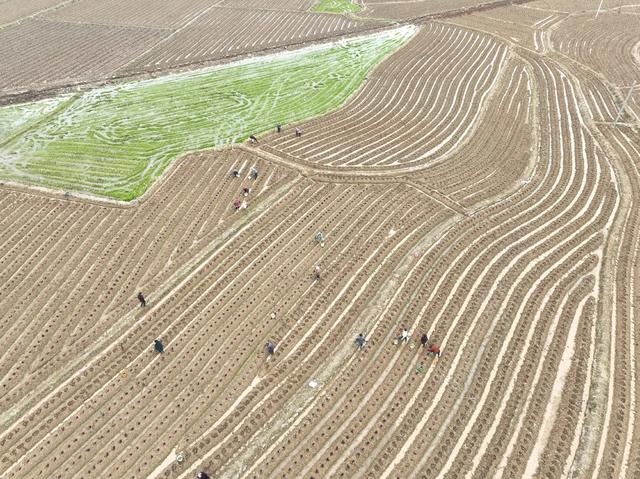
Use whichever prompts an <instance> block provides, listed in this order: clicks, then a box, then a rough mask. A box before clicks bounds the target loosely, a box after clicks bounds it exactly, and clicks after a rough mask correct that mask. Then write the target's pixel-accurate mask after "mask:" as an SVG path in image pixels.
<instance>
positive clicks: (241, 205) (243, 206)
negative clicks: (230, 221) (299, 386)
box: [240, 201, 247, 210]
mask: <svg viewBox="0 0 640 479" xmlns="http://www.w3.org/2000/svg"><path fill="white" fill-rule="evenodd" d="M246 208H247V202H246V201H243V202H242V203H241V204H240V209H241V210H244V209H246Z"/></svg>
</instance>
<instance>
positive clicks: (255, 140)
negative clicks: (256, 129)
mask: <svg viewBox="0 0 640 479" xmlns="http://www.w3.org/2000/svg"><path fill="white" fill-rule="evenodd" d="M249 140H251V143H258V139H257V138H256V135H249Z"/></svg>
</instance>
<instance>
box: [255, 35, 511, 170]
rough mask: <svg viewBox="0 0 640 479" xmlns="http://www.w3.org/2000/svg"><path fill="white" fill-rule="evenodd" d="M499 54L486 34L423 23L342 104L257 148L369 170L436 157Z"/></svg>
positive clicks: (500, 59)
mask: <svg viewBox="0 0 640 479" xmlns="http://www.w3.org/2000/svg"><path fill="white" fill-rule="evenodd" d="M506 57H507V49H506V47H505V46H504V45H502V44H500V43H498V42H495V41H494V40H492V39H491V38H490V37H488V36H484V35H481V34H478V33H475V32H470V31H468V30H464V29H461V28H456V27H453V26H450V25H440V24H433V23H430V24H427V25H426V26H425V27H423V30H422V31H421V32H420V33H419V34H418V35H417V36H416V37H415V38H414V39H413V40H412V41H411V43H410V44H409V45H407V47H405V48H404V49H403V50H402V51H400V52H399V53H398V54H397V55H393V56H392V57H390V58H389V59H388V60H386V61H385V62H384V64H383V65H382V66H381V68H378V69H376V70H375V71H374V72H373V74H372V75H370V77H369V79H368V80H367V82H366V84H365V86H364V88H362V89H361V90H360V91H359V92H358V94H357V95H356V96H355V97H354V98H353V99H352V100H351V101H350V102H349V103H348V104H347V105H346V106H345V107H343V108H341V109H340V110H338V111H337V112H335V113H333V114H331V115H327V116H325V117H321V118H318V119H317V120H313V121H311V122H309V123H306V124H304V125H303V126H302V130H303V132H304V133H303V135H302V137H297V136H296V135H294V134H293V133H292V132H289V133H288V134H281V135H272V136H271V137H269V138H268V143H266V144H264V145H261V148H263V149H265V150H266V151H268V152H272V153H274V154H276V155H278V154H281V155H285V156H287V157H291V158H294V159H297V160H299V161H305V162H309V163H314V164H321V165H327V166H330V167H343V168H346V169H349V168H351V169H358V168H362V167H367V169H371V171H379V170H380V171H381V170H388V169H389V168H400V167H403V166H408V165H410V166H416V165H422V166H424V165H430V164H433V163H436V162H441V161H444V160H445V159H446V158H447V157H448V156H449V155H451V154H452V152H453V151H455V149H456V148H458V147H459V146H460V145H461V144H463V143H464V142H466V141H467V140H468V139H469V138H470V136H471V133H472V132H473V131H474V129H475V128H477V121H478V119H479V117H480V113H481V111H482V108H483V106H484V105H485V103H486V101H485V100H486V98H487V96H488V95H489V94H490V93H491V92H493V91H494V88H495V85H496V84H497V82H498V80H499V79H500V78H501V75H502V72H503V71H504V67H505V64H506V63H507V62H506Z"/></svg>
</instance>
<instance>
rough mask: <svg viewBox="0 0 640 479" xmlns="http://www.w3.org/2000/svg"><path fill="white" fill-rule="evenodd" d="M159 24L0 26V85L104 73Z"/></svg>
mask: <svg viewBox="0 0 640 479" xmlns="http://www.w3.org/2000/svg"><path fill="white" fill-rule="evenodd" d="M166 35H168V32H166V31H161V30H150V29H148V28H129V27H116V26H102V25H88V24H87V25H79V24H74V23H65V22H52V21H42V20H27V21H25V22H23V23H21V24H20V25H17V24H16V25H11V26H8V27H6V28H3V29H2V30H0V91H1V90H2V89H7V90H9V89H14V90H15V89H24V88H31V87H36V86H39V87H42V86H47V85H56V84H61V83H65V82H69V81H78V80H86V79H91V78H99V77H108V76H110V75H111V73H112V72H113V71H114V70H115V69H117V68H118V67H120V66H122V65H124V64H125V63H126V62H127V61H129V60H131V59H132V58H133V57H134V56H135V55H139V54H140V53H142V52H144V51H145V50H147V49H148V48H150V47H151V46H152V45H154V44H155V43H156V42H158V41H159V40H160V39H162V38H164V37H165V36H166Z"/></svg>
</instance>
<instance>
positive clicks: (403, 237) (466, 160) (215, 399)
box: [0, 0, 640, 479]
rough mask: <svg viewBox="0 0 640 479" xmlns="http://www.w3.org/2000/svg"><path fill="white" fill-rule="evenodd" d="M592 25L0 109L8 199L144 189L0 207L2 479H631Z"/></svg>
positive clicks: (602, 104) (639, 196)
mask: <svg viewBox="0 0 640 479" xmlns="http://www.w3.org/2000/svg"><path fill="white" fill-rule="evenodd" d="M226 3H229V2H225V4H226ZM233 3H234V5H233V8H230V9H229V10H230V11H235V10H236V9H238V8H241V9H243V10H245V11H246V14H247V15H251V14H253V13H255V12H258V11H260V12H261V13H260V14H261V15H262V14H264V12H263V11H262V10H261V8H262V7H264V6H265V2H262V1H258V0H246V1H242V2H240V1H234V2H233ZM308 3H310V2H306V3H305V2H304V1H302V0H299V1H298V0H281V1H277V2H274V4H273V5H274V8H276V6H278V8H283V9H286V10H287V12H286V14H287V15H288V14H290V13H295V15H300V14H302V13H301V12H300V11H299V10H302V9H307V8H312V7H313V5H308ZM412 3H413V7H414V8H418V7H419V6H420V5H419V4H420V3H421V2H412ZM432 3H433V4H437V3H438V2H432ZM454 3H455V2H454ZM598 3H599V2H596V1H593V2H592V1H591V0H589V1H585V2H577V1H575V2H574V1H571V0H567V1H566V2H564V3H563V2H560V1H559V0H558V1H556V0H549V1H548V2H545V1H543V0H540V1H536V2H528V3H527V4H526V5H519V6H505V7H504V8H502V7H500V8H491V9H483V10H482V11H475V12H474V13H472V14H469V15H465V16H459V15H457V14H456V15H455V16H454V17H452V18H446V19H440V20H438V21H432V22H426V23H416V24H415V25H411V24H409V25H408V26H405V27H403V29H400V30H388V31H386V32H385V33H380V34H378V35H376V36H374V37H365V38H362V39H360V40H350V41H349V42H345V41H341V42H340V43H339V46H337V47H336V45H333V46H328V47H320V46H317V45H316V46H313V47H312V52H311V53H313V55H308V56H305V55H306V53H303V54H287V55H284V56H280V57H277V58H276V57H274V58H273V59H270V60H268V61H262V62H261V63H259V65H260V66H259V67H258V66H256V65H257V64H254V63H251V62H249V61H245V62H244V63H243V64H241V65H236V66H235V67H233V68H220V69H216V70H211V69H209V70H204V71H202V70H196V71H193V72H186V73H181V74H174V75H170V76H165V77H160V78H157V79H153V80H147V81H144V82H142V83H136V84H126V85H109V86H107V87H105V88H101V89H95V90H91V91H89V92H86V93H83V94H74V93H72V92H70V93H68V94H65V95H62V96H59V97H55V98H48V99H45V100H40V101H38V102H33V103H29V104H14V105H10V106H7V107H4V108H2V109H0V152H1V153H0V155H3V156H0V165H1V166H2V168H3V170H2V171H3V174H4V175H7V177H11V178H14V179H19V174H25V175H27V176H29V175H34V176H35V175H36V173H37V174H38V175H40V178H39V180H40V182H41V184H43V185H47V184H49V183H48V182H50V181H55V180H52V178H63V179H64V181H65V182H66V183H61V184H60V185H62V184H64V185H72V184H75V185H81V186H80V187H78V189H80V190H82V191H84V192H94V193H96V192H97V193H100V194H103V195H105V194H106V195H111V196H116V197H118V195H123V196H124V195H126V194H127V193H130V192H131V191H134V188H135V187H136V185H139V184H141V183H140V181H142V180H141V178H146V177H145V176H144V175H145V174H147V172H151V173H149V176H148V177H149V178H151V177H157V181H156V182H155V183H154V184H153V187H151V188H150V189H149V190H148V191H147V192H146V194H145V195H143V196H142V197H140V198H139V199H138V201H136V202H132V203H116V202H113V201H105V200H102V199H99V198H95V197H86V196H82V197H81V196H78V195H76V194H71V195H64V194H62V192H59V193H57V192H54V191H50V190H44V189H40V190H36V189H34V188H30V187H26V186H17V185H6V184H0V265H1V266H2V268H0V477H2V478H3V479H4V478H7V479H23V478H29V479H31V478H43V479H44V478H47V479H50V478H54V479H70V478H71V479H81V478H85V477H100V478H113V479H121V478H124V477H131V478H150V479H159V478H163V479H193V478H194V477H196V474H197V472H198V471H206V472H207V473H208V474H209V476H210V477H212V478H214V477H215V478H239V477H242V478H256V479H262V478H273V479H276V478H282V477H286V478H324V477H342V478H365V477H375V478H383V479H391V478H414V477H442V478H447V479H458V478H464V479H485V478H497V479H503V478H504V479H506V478H520V477H522V478H550V479H551V478H553V479H555V478H558V479H559V478H598V479H601V478H636V477H640V447H638V445H639V444H640V440H639V439H640V421H638V416H637V410H638V404H640V402H639V401H640V369H639V368H638V367H637V364H638V334H637V333H636V331H635V326H636V325H637V324H638V321H637V318H636V317H635V311H636V310H637V307H636V306H637V304H638V300H639V297H638V291H639V289H638V284H640V258H639V255H640V216H639V215H638V207H639V206H640V122H639V121H638V119H637V117H636V116H635V112H634V110H633V109H634V104H633V103H631V102H630V103H629V104H628V105H627V112H626V113H625V114H624V115H621V117H622V121H621V122H619V123H614V120H615V118H616V116H617V114H618V111H619V110H620V108H621V107H622V106H623V104H622V102H623V95H622V94H621V92H624V91H625V90H624V88H623V87H624V85H623V84H622V83H623V82H626V83H628V82H632V81H633V79H634V78H633V72H634V70H633V65H634V63H633V62H634V61H635V60H634V58H635V56H636V55H637V52H636V50H637V44H638V43H637V42H638V41H640V39H638V41H636V40H634V38H636V37H635V36H634V35H636V31H634V30H632V28H631V27H632V26H633V23H632V19H631V17H633V15H631V14H629V13H621V14H617V13H613V12H611V11H604V12H602V13H601V14H600V15H599V18H598V19H597V20H595V19H594V16H595V9H596V8H597V7H598V5H597V4H598ZM606 3H607V2H606V1H605V6H606V7H607V8H608V9H611V8H613V7H612V6H611V5H606ZM80 4H81V2H80ZM74 5H75V4H74ZM194 5H195V3H194ZM367 5H368V4H367ZM388 5H392V4H391V3H389V4H388ZM407 5H409V4H408V3H407ZM594 5H595V6H594ZM212 8H213V7H212ZM215 8H221V7H219V6H216V7H215ZM222 8H224V7H222ZM390 8H391V7H390ZM407 8H409V7H407ZM263 10H264V11H266V10H268V8H264V9H263ZM583 10H590V12H591V13H590V14H588V15H586V14H584V13H580V12H582V11H583ZM629 10H631V9H629ZM283 11H284V10H283ZM365 12H366V10H365ZM283 15H285V14H283ZM614 15H616V16H615V18H618V19H620V21H619V22H616V21H615V20H613V18H614ZM635 16H636V17H638V18H640V16H638V15H635ZM171 18H173V17H171ZM175 18H176V19H177V18H178V17H177V16H176V17H175ZM194 18H195V17H194ZM200 18H202V19H204V18H208V17H207V14H206V13H203V14H202V15H201V17H200ZM287 18H293V17H287ZM336 18H339V19H340V18H343V17H341V16H339V15H338V16H336ZM167 19H168V20H170V17H167ZM152 21H156V22H161V21H162V16H161V15H159V16H157V17H155V18H154V19H153V20H152ZM171 21H173V20H171ZM176 21H178V22H180V21H182V20H176ZM598 22H600V23H598ZM187 23H188V21H187ZM184 25H186V23H184ZM118 28H120V26H118ZM154 28H155V27H154ZM599 29H600V30H599ZM265 31H266V30H265ZM599 31H600V33H595V32H599ZM525 39H526V41H525ZM352 42H356V43H357V42H360V43H359V44H358V45H359V46H356V45H355V44H354V43H352ZM604 42H606V45H603V46H602V47H601V49H598V45H599V44H600V43H604ZM634 42H636V43H635V45H636V46H634ZM561 45H562V47H561ZM567 45H570V46H569V47H567ZM607 52H609V53H610V58H609V59H607ZM308 53H309V52H308ZM630 55H631V59H630V58H629V56H630ZM300 58H304V59H305V60H304V61H301V60H300ZM294 60H295V61H294ZM171 61H173V60H171ZM378 62H379V63H378ZM614 63H616V64H615V65H614ZM261 68H263V69H264V70H261ZM283 70H286V71H287V72H288V75H289V76H287V75H284V74H283V73H282V71H283ZM212 71H215V72H218V73H219V74H220V76H219V77H217V80H216V81H213V80H212V79H211V77H210V73H211V72H212ZM225 72H226V73H225ZM239 73H243V74H242V75H240V74H239ZM243 75H244V76H243ZM285 77H286V78H285ZM365 77H366V80H365ZM283 78H285V79H283ZM363 80H365V81H364V83H363V84H362V81H363ZM178 81H180V82H184V83H180V85H181V87H180V88H177V86H176V85H178V83H176V82H178ZM216 82H217V83H216ZM185 85H186V86H185ZM212 91H213V92H215V94H216V95H217V96H215V97H212V96H209V95H210V94H211V93H210V92H212ZM276 99H278V100H279V101H280V100H281V101H280V102H278V101H276ZM214 100H215V101H216V102H218V103H215V108H211V109H209V103H213V102H214ZM633 100H634V98H633V97H632V100H631V101H633ZM132 105H135V108H134V107H132ZM104 108H108V109H107V110H105V109H104ZM329 110H331V111H330V112H329V113H327V111H329ZM72 115H78V117H77V118H79V119H81V120H82V121H81V122H76V121H73V122H72V121H67V119H72V118H73V116H72ZM213 116H216V118H217V120H219V119H220V118H222V119H224V121H222V122H221V123H220V125H226V127H225V126H218V127H216V128H218V129H214V128H213V127H212V124H211V123H210V119H209V118H210V117H213ZM309 117H313V118H312V119H310V120H305V118H309ZM276 123H278V124H280V125H281V126H282V131H280V132H278V131H276V130H275V128H274V126H275V124H276ZM98 124H101V125H108V128H101V129H100V128H97V127H96V125H98ZM216 124H217V123H216ZM261 129H262V130H265V131H266V130H268V131H269V133H267V134H263V135H258V138H257V139H256V141H253V142H247V143H244V144H237V143H236V144H233V145H227V146H226V147H223V148H221V149H219V150H217V151H216V150H213V151H212V150H209V151H199V152H196V153H192V154H187V155H184V156H182V157H180V159H179V160H177V161H175V162H173V163H170V161H169V159H170V158H173V157H175V156H176V155H175V152H176V151H184V150H185V149H190V148H195V147H196V146H197V148H209V147H210V146H212V145H219V146H221V145H222V144H223V143H227V142H230V141H234V140H238V141H240V140H244V139H245V138H246V137H247V135H249V134H251V133H256V134H258V132H259V131H262V130H261ZM154 135H156V136H154ZM167 139H169V140H171V141H170V142H168V143H167V142H165V140H167ZM161 140H162V141H161ZM194 145H195V146H194ZM29 148H31V150H29ZM74 148H77V149H78V151H80V150H81V151H82V154H81V155H80V154H76V153H74ZM118 148H121V149H118ZM36 150H38V151H44V152H46V153H47V154H48V155H49V156H48V158H49V159H50V160H49V163H47V162H45V161H42V162H41V163H38V162H33V163H29V161H31V159H30V158H29V156H28V155H27V154H26V153H25V152H28V151H32V152H34V151H36ZM166 152H170V153H171V154H170V155H168V154H167V153H166ZM136 154H137V155H139V156H136ZM154 154H157V156H153V155H154ZM163 155H164V156H163ZM21 157H24V158H27V160H29V161H27V162H25V163H23V164H21V163H20V160H19V158H21ZM108 158H111V159H114V158H115V159H116V161H115V163H111V164H108V163H107V162H106V161H105V160H106V159H108ZM149 158H152V159H153V161H151V162H149V161H147V160H148V159H149ZM68 159H72V160H73V161H66V160H68ZM91 160H93V161H91ZM128 162H130V163H128ZM136 162H139V163H140V164H143V165H144V167H143V168H142V169H143V172H144V173H140V172H139V171H138V170H136V168H137V167H138V166H139V165H138V163H136ZM75 164H78V165H82V168H77V169H76V170H74V169H73V168H72V166H69V165H75ZM25 165H26V166H25ZM29 165H30V166H29ZM62 165H65V166H64V168H66V170H65V173H64V175H63V174H61V173H59V172H60V171H62V170H63V169H64V168H63V167H62ZM114 165H128V166H126V168H129V169H128V170H127V171H129V172H130V178H127V177H126V175H121V176H119V177H118V178H121V179H120V180H119V181H120V183H115V182H110V181H109V179H110V177H109V174H114V173H113V171H115V166H114ZM20 168H22V170H21V169H20ZM39 168H42V169H41V170H39ZM110 168H114V170H111V169H110ZM83 169H84V170H90V171H92V172H95V173H96V174H100V175H102V176H100V178H102V181H101V183H99V182H97V181H95V182H94V183H91V182H89V181H88V180H87V178H88V176H86V175H85V176H83V174H85V173H86V171H83ZM101 169H102V170H101ZM156 169H157V170H156ZM160 171H164V173H163V174H162V175H160V174H159V173H160ZM76 174H77V175H78V176H77V177H76V176H74V175H76ZM12 175H15V176H12ZM56 175H59V176H56ZM65 175H66V176H65ZM140 175H142V176H140ZM34 176H29V178H33V177H34ZM114 177H115V176H114ZM105 178H106V180H105ZM114 185H115V186H114ZM114 192H117V193H115V194H114ZM317 233H321V237H318V236H317ZM316 266H318V267H319V268H320V269H319V270H317V269H316ZM139 291H141V292H144V294H145V296H146V299H147V304H146V305H145V306H142V307H141V305H140V304H139V303H138V300H137V299H136V295H137V293H138V292H139ZM403 329H406V330H407V331H408V333H409V337H408V338H407V340H406V341H404V340H402V335H401V332H402V330H403ZM359 333H362V334H364V336H365V338H366V342H365V343H364V346H363V347H362V348H358V347H357V346H356V343H355V339H356V337H357V335H358V334H359ZM423 335H425V339H424V345H423V344H421V337H422V336H423ZM154 340H160V341H161V343H162V350H161V352H158V351H155V350H154ZM267 341H271V342H273V343H274V345H275V351H274V352H273V354H269V353H268V352H267V351H266V348H265V345H266V343H267ZM430 352H432V353H437V354H432V353H430Z"/></svg>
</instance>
